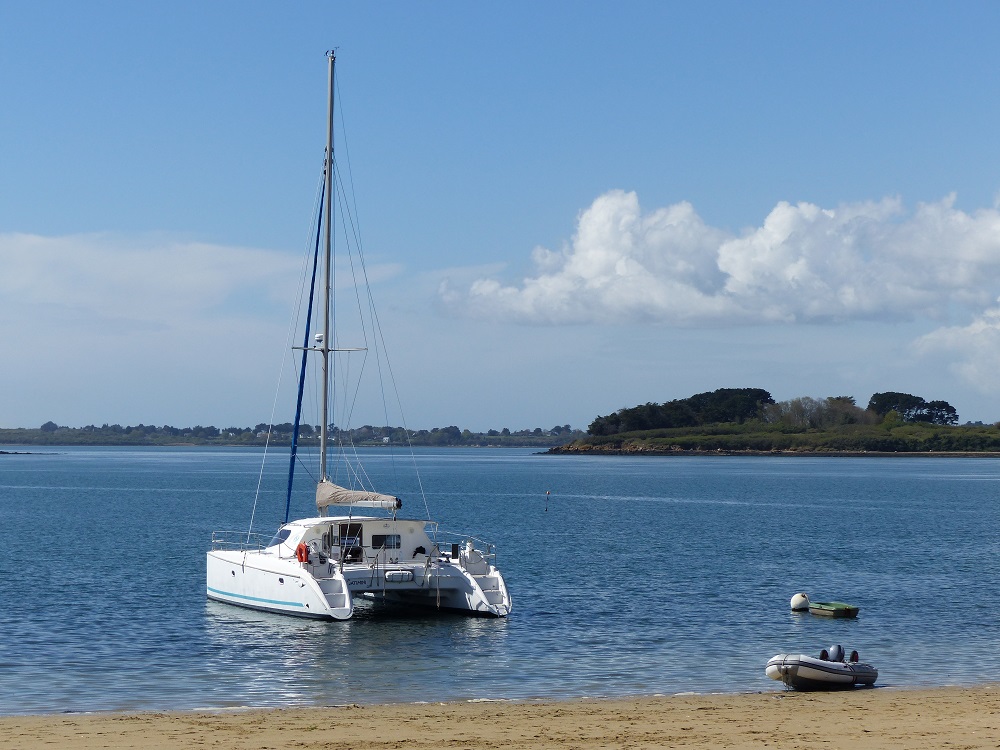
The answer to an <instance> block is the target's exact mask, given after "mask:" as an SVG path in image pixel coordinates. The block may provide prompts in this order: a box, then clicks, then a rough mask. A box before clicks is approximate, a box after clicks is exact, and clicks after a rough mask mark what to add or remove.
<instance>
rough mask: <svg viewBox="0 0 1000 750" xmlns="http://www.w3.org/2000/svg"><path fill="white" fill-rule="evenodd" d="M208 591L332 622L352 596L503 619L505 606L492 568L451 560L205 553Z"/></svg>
mask: <svg viewBox="0 0 1000 750" xmlns="http://www.w3.org/2000/svg"><path fill="white" fill-rule="evenodd" d="M207 594H208V598H209V599H213V600H215V601H219V602H225V603H227V604H235V605H237V606H240V607H247V608H250V609H257V610H262V611H265V612H275V613H279V614H285V615H293V616H296V617H309V618H314V619H315V618H319V619H330V620H346V619H349V618H350V617H351V615H352V614H353V612H354V601H353V600H354V598H355V597H363V598H365V599H368V600H371V601H376V602H379V601H381V602H386V603H391V604H396V605H402V606H408V607H421V608H429V609H437V610H448V611H453V612H460V613H463V614H467V615H476V616H482V617H505V616H507V615H508V614H509V613H510V608H511V606H510V595H509V593H508V591H507V586H506V583H505V581H504V580H503V576H502V575H500V572H499V571H498V570H497V569H496V568H495V567H493V566H487V567H486V569H485V570H482V571H480V572H478V573H477V574H473V573H470V572H469V571H467V570H465V569H464V568H463V567H462V566H461V565H460V564H456V563H451V562H450V561H442V562H438V563H429V564H427V565H420V564H412V565H407V566H404V565H398V566H395V567H392V568H376V567H369V566H368V565H344V566H338V565H335V564H333V563H324V564H319V565H312V564H302V563H300V562H298V561H292V560H289V559H284V558H280V557H278V556H276V555H272V554H265V553H260V552H253V551H242V552H237V551H222V550H213V551H212V552H209V553H208V558H207Z"/></svg>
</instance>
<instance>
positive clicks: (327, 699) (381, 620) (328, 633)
mask: <svg viewBox="0 0 1000 750" xmlns="http://www.w3.org/2000/svg"><path fill="white" fill-rule="evenodd" d="M205 614H206V618H205V619H206V623H205V624H206V636H207V638H208V641H209V645H210V649H211V655H210V656H209V658H210V660H211V662H212V670H211V671H212V672H213V673H214V674H215V675H217V676H220V677H221V678H222V679H223V680H224V679H225V677H224V676H225V675H226V674H228V673H232V672H237V671H238V672H239V676H238V680H237V679H234V681H233V683H232V686H231V687H234V688H235V687H236V686H237V685H238V692H237V693H235V694H232V695H228V696H226V698H225V700H224V702H223V705H228V706H278V705H284V706H287V705H312V706H315V705H343V704H351V703H359V704H370V703H386V702H389V703H392V702H411V701H413V700H414V696H419V695H422V694H423V693H424V692H425V691H426V688H427V684H428V680H433V681H434V682H435V690H434V695H435V699H437V700H440V699H442V697H441V690H445V691H454V693H453V694H448V695H446V696H445V697H444V699H447V700H466V699H476V698H492V697H496V696H493V695H491V694H490V693H489V690H490V681H489V680H488V679H487V676H488V674H489V671H490V669H489V667H490V662H491V661H496V662H500V661H503V655H504V654H505V653H506V651H507V646H506V645H505V641H506V638H507V631H508V621H507V620H505V619H500V620H493V619H483V618H470V617H465V616H462V615H461V614H450V615H449V614H444V615H443V614H442V613H439V612H426V613H422V612H420V611H415V610H412V609H409V608H404V607H400V608H392V607H387V606H384V605H372V604H368V603H365V602H359V603H358V605H357V607H356V608H355V611H354V616H353V617H352V618H351V619H350V620H347V621H340V622H336V623H331V622H329V621H322V620H310V619H304V618H291V617H285V616H283V615H278V614H272V613H268V612H260V611H257V610H252V609H244V608H238V607H230V606H227V605H225V604H221V603H218V602H213V601H208V602H207V603H206V606H205ZM445 677H447V679H444V678H445ZM470 685H471V686H475V687H474V688H473V689H474V690H478V691H480V692H469V686H470ZM218 687H221V684H220V685H219V686H218ZM458 691H461V692H458ZM212 692H215V690H214V689H213V691H212ZM218 695H219V696H220V697H221V696H222V695H224V691H223V690H219V692H218ZM217 703H218V698H216V699H215V700H214V701H213V704H217Z"/></svg>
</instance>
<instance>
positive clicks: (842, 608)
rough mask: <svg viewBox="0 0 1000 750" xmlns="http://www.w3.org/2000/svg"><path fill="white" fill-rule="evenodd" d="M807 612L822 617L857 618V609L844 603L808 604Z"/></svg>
mask: <svg viewBox="0 0 1000 750" xmlns="http://www.w3.org/2000/svg"><path fill="white" fill-rule="evenodd" d="M809 612H810V614H814V615H823V616H824V617H857V616H858V608H857V607H855V606H854V605H853V604H845V603H844V602H809Z"/></svg>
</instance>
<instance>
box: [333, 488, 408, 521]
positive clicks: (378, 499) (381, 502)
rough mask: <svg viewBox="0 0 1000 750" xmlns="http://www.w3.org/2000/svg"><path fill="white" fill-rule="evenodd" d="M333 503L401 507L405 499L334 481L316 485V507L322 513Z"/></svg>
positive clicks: (369, 506) (371, 506) (370, 506)
mask: <svg viewBox="0 0 1000 750" xmlns="http://www.w3.org/2000/svg"><path fill="white" fill-rule="evenodd" d="M331 505H362V506H364V507H366V508H390V509H394V508H400V507H402V505H403V501H402V500H400V499H399V498H398V497H393V496H392V495H380V494H379V493H378V492H363V491H361V490H349V489H347V488H346V487H341V486H340V485H338V484H334V483H333V482H327V481H322V482H320V483H319V484H318V485H316V507H317V508H318V509H319V512H320V513H321V514H325V513H326V509H327V508H329V507H330V506H331Z"/></svg>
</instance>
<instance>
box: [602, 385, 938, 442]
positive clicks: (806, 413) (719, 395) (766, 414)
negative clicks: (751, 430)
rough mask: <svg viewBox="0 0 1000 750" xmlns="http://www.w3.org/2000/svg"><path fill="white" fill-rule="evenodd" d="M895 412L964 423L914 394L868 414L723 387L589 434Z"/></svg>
mask: <svg viewBox="0 0 1000 750" xmlns="http://www.w3.org/2000/svg"><path fill="white" fill-rule="evenodd" d="M890 413H893V414H895V415H896V416H897V418H898V419H899V420H900V421H901V422H903V423H926V424H931V425H942V426H946V425H956V424H958V412H957V411H956V410H955V408H954V407H953V406H951V404H949V403H948V402H947V401H926V400H924V399H923V398H921V397H920V396H914V395H911V394H908V393H898V392H894V391H889V392H885V393H876V394H874V395H872V397H871V399H869V401H868V406H867V407H866V408H864V409H862V408H860V407H859V406H858V405H857V404H856V402H855V400H854V398H853V397H851V396H833V397H829V398H824V399H813V398H809V397H803V398H797V399H792V400H790V401H783V402H781V403H778V402H776V401H775V400H774V399H773V398H772V397H771V394H770V393H769V392H768V391H766V390H764V389H763V388H719V389H718V390H715V391H709V392H705V393H698V394H695V395H694V396H690V397H688V398H683V399H675V400H673V401H667V402H665V403H662V404H658V403H653V402H649V403H646V404H641V405H639V406H633V407H627V408H623V409H619V410H618V411H616V412H615V413H614V414H608V415H605V416H599V417H597V418H596V419H595V420H594V421H593V422H591V423H590V425H589V427H588V428H587V433H588V434H589V435H594V436H602V435H605V436H606V435H619V434H622V433H629V432H638V431H643V430H657V429H672V428H682V427H699V426H704V425H712V424H724V423H735V424H738V425H739V424H743V423H745V422H747V421H759V422H763V423H765V424H784V425H787V426H789V427H801V428H814V429H818V428H831V427H836V426H838V425H848V424H875V423H878V422H881V421H882V420H884V419H885V418H886V417H887V416H888V415H889V414H890Z"/></svg>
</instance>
